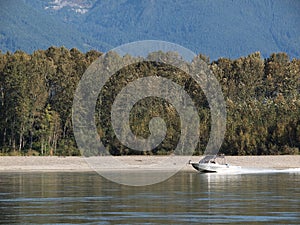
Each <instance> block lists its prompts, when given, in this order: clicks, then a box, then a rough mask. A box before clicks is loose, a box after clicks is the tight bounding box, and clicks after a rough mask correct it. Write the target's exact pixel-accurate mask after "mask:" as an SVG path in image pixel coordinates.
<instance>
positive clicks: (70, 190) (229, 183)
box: [0, 172, 300, 224]
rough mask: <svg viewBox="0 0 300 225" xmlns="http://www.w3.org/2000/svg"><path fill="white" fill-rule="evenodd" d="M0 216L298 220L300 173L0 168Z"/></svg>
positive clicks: (26, 219)
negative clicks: (137, 179) (142, 175)
mask: <svg viewBox="0 0 300 225" xmlns="http://www.w3.org/2000/svg"><path fill="white" fill-rule="evenodd" d="M0 223H1V224H11V223H17V224H193V223H194V224H218V223H221V224H226V223H228V224H300V173H293V172H290V173H259V174H255V173H252V174H199V173H196V172H179V173H177V174H176V175H174V176H173V177H171V178H170V179H168V180H167V181H165V182H162V183H159V184H155V185H150V186H142V187H131V186H125V185H120V184H116V183H113V182H111V181H108V180H106V179H105V178H102V177H101V176H99V175H98V174H97V173H93V172H82V173H78V172H77V173H72V172H65V173H63V172H50V173H0Z"/></svg>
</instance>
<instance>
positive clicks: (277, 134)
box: [0, 47, 300, 156]
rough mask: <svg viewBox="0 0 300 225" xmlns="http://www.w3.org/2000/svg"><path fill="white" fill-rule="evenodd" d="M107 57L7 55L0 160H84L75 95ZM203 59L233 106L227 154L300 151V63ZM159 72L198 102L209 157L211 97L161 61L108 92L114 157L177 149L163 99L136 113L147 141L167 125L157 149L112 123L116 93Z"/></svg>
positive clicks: (139, 68) (135, 68) (105, 105)
mask: <svg viewBox="0 0 300 225" xmlns="http://www.w3.org/2000/svg"><path fill="white" fill-rule="evenodd" d="M101 55H102V53H101V52H98V51H95V50H91V51H89V52H87V53H82V52H80V51H79V50H77V49H75V48H73V49H70V50H69V49H67V48H65V47H50V48H48V49H47V50H37V51H35V52H33V53H32V54H27V53H25V52H22V51H16V52H15V53H10V52H7V53H2V52H0V105H1V107H0V155H58V156H75V155H81V154H82V153H81V152H80V151H79V149H78V148H77V145H76V141H75V138H74V133H73V125H72V104H73V98H74V93H75V90H76V88H77V85H78V83H79V81H80V79H81V77H82V75H83V74H84V72H85V71H86V69H87V68H88V67H89V66H90V65H91V63H92V62H94V61H95V60H96V59H97V58H99V57H100V56H101ZM124 57H128V56H124ZM198 57H199V58H201V59H202V60H203V61H205V62H206V63H207V64H208V66H209V68H210V70H211V71H212V72H213V74H214V75H215V77H216V78H217V79H218V81H219V83H220V85H221V88H222V91H223V95H224V98H225V102H226V107H227V108H226V109H227V124H226V133H225V138H224V141H223V144H222V146H221V149H220V152H222V153H225V154H227V155H270V154H273V155H278V154H299V148H300V60H299V59H292V60H291V59H290V57H289V56H288V55H287V54H286V53H273V54H271V55H270V56H269V58H266V59H263V58H262V56H261V54H260V53H259V52H255V53H253V54H250V55H248V56H246V57H240V58H238V59H228V58H220V59H218V60H216V61H212V62H211V61H210V59H209V58H208V57H207V56H204V55H201V54H199V55H198ZM145 74H146V75H145ZM129 75H131V76H129ZM132 75H133V76H132ZM152 75H153V76H163V77H167V78H169V79H172V81H174V82H176V83H178V84H179V85H181V86H183V87H184V89H185V90H186V91H187V92H188V93H189V94H190V95H191V97H192V99H193V100H194V101H195V102H196V103H195V104H196V105H197V110H198V114H199V117H200V118H201V122H200V125H199V129H200V137H199V144H198V146H197V148H196V149H195V151H194V152H193V154H195V155H199V154H203V152H204V150H205V146H206V144H207V142H208V139H209V134H210V108H209V105H208V103H207V100H206V98H205V95H203V93H202V91H201V88H200V87H199V86H198V85H197V84H196V83H195V82H193V81H192V80H191V78H190V77H189V76H188V75H187V74H185V73H184V72H183V71H181V70H179V69H176V68H173V67H171V66H168V65H163V64H157V63H154V62H153V63H151V62H142V63H137V64H134V65H130V66H129V67H127V68H124V69H121V70H120V71H118V74H117V75H116V76H113V77H112V79H110V81H109V82H108V83H107V84H106V86H105V88H103V90H101V95H102V99H98V102H97V109H96V115H95V117H96V121H97V130H98V133H99V135H100V138H101V141H102V143H104V145H105V148H106V150H107V152H109V153H110V154H113V155H132V154H148V155H152V154H161V155H164V154H170V153H171V152H172V151H173V149H174V146H176V142H177V141H178V138H179V135H180V134H179V131H178V130H180V123H179V122H178V114H177V113H176V110H174V108H173V107H172V106H171V105H170V104H168V102H165V101H162V100H161V99H155V98H154V99H146V100H145V101H141V102H139V104H137V105H136V106H135V107H134V108H133V110H132V111H131V115H130V125H131V129H132V130H133V133H135V134H136V135H138V136H142V137H147V136H148V135H149V130H148V123H149V120H150V119H151V118H152V117H155V116H160V117H162V118H163V119H164V120H165V121H166V124H167V128H168V131H167V138H166V140H164V141H163V142H162V143H161V144H160V145H159V146H157V147H156V148H155V149H153V150H151V151H145V152H137V151H134V150H131V149H129V148H127V147H126V146H124V145H122V143H120V142H119V141H118V140H117V138H116V136H115V135H114V134H113V129H112V126H111V122H110V121H109V120H108V119H107V118H108V117H109V113H110V112H109V109H110V107H111V105H112V104H113V100H114V98H115V96H114V94H116V93H117V92H118V91H120V90H121V89H122V87H124V86H126V85H127V84H128V83H129V82H130V81H132V80H133V79H136V78H138V77H143V76H152ZM112 92H114V94H112ZM97 118H98V120H97ZM99 118H100V120H99Z"/></svg>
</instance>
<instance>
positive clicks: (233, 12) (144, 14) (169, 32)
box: [0, 0, 300, 59]
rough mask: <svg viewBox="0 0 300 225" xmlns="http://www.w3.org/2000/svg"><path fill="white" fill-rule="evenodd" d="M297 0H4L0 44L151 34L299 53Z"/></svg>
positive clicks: (197, 46)
mask: <svg viewBox="0 0 300 225" xmlns="http://www.w3.org/2000/svg"><path fill="white" fill-rule="evenodd" d="M299 12H300V1H298V0H289V1H281V0H275V1H274V0H259V1H258V0H255V1H235V0H233V1H227V0H221V1H204V0H203V1H199V0H195V1H193V0H190V1H167V0H151V1H150V0H149V1H148V0H141V1H134V0H120V1H114V0H110V1H100V0H44V1H42V0H2V1H1V2H0V49H1V50H2V51H7V50H9V51H15V50H17V49H21V50H24V51H26V52H32V51H33V50H35V49H38V48H42V49H45V48H47V47H48V46H50V45H57V46H61V45H64V46H66V47H68V48H72V47H76V48H78V49H80V50H81V51H87V50H88V49H98V50H100V51H106V50H108V49H110V48H111V47H115V46H118V45H120V44H122V43H126V42H130V41H136V40H143V39H157V40H164V41H170V42H174V43H178V44H180V45H183V46H184V47H187V48H189V49H191V50H192V51H194V52H196V53H199V52H201V53H203V54H205V55H208V56H209V57H210V58H211V59H217V58H219V57H230V58H237V57H240V56H242V55H248V54H250V53H251V52H255V51H260V52H261V53H262V55H263V56H264V57H268V56H269V55H270V54H271V53H272V52H286V53H288V54H289V55H290V56H291V57H296V58H299V56H300V24H299V23H300V22H299V21H300V13H299Z"/></svg>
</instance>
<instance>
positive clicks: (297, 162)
mask: <svg viewBox="0 0 300 225" xmlns="http://www.w3.org/2000/svg"><path fill="white" fill-rule="evenodd" d="M111 158H112V157H101V158H99V157H98V161H97V162H98V164H100V165H101V168H100V169H105V170H118V169H122V168H124V167H120V165H125V167H126V165H128V166H130V167H134V168H135V167H136V168H140V169H142V168H143V167H144V166H145V165H154V166H155V165H156V164H157V163H158V162H168V161H169V160H168V157H166V156H122V157H113V158H114V160H113V161H114V162H115V163H111V160H109V159H111ZM189 158H190V157H187V158H184V159H180V160H181V162H185V160H186V162H188V160H189ZM200 158H201V157H200V156H193V157H191V160H192V161H193V162H197V161H199V159H200ZM226 160H227V163H229V164H232V165H238V166H242V167H246V168H274V169H286V168H300V155H297V156H293V155H284V156H227V157H226ZM181 165H182V164H181ZM182 170H184V171H195V170H194V169H193V168H192V167H191V165H188V164H187V165H185V166H184V167H183V168H182ZM32 171H69V172H71V171H74V172H84V171H94V169H93V168H91V166H90V164H89V163H87V161H86V159H85V158H83V157H55V156H46V157H41V156H36V157H34V156H31V157H25V156H21V157H20V156H4V157H0V172H32Z"/></svg>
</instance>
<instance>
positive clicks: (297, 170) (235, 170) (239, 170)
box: [216, 167, 300, 174]
mask: <svg viewBox="0 0 300 225" xmlns="http://www.w3.org/2000/svg"><path fill="white" fill-rule="evenodd" d="M259 173H300V168H288V169H272V168H246V167H245V168H243V167H240V168H232V169H230V170H218V171H217V173H216V174H259Z"/></svg>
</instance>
